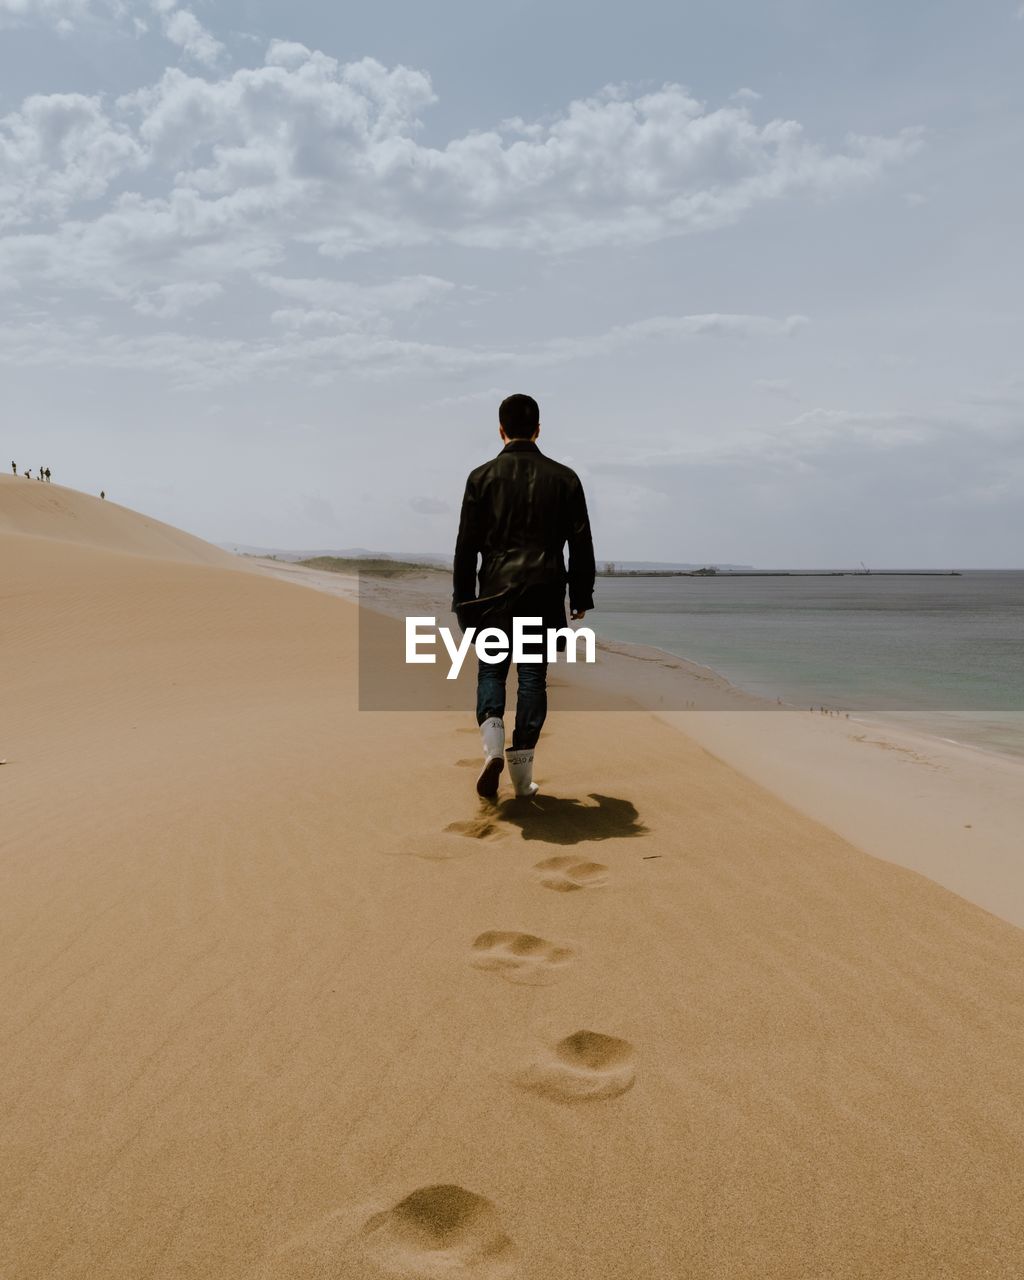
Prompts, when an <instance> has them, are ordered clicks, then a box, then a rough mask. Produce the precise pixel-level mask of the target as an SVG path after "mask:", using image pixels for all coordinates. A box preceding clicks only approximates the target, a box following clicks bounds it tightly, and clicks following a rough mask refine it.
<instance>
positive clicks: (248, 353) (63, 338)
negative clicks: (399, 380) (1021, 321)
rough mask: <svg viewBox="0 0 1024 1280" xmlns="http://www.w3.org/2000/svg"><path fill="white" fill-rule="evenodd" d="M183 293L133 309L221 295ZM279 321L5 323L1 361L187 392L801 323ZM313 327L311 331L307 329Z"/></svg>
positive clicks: (676, 319) (163, 309) (530, 360)
mask: <svg viewBox="0 0 1024 1280" xmlns="http://www.w3.org/2000/svg"><path fill="white" fill-rule="evenodd" d="M180 288H181V291H182V292H181V293H180V294H178V293H175V292H174V291H173V286H171V287H164V288H162V289H160V290H156V291H154V292H153V293H152V294H150V295H149V296H148V297H143V298H141V299H139V298H137V299H136V300H135V306H136V309H138V310H142V311H144V313H145V314H148V315H154V316H160V315H164V316H172V315H175V314H178V313H179V312H180V311H183V310H185V309H186V308H187V307H188V306H194V305H198V304H199V303H201V302H205V301H207V300H208V299H209V298H210V297H212V296H216V295H214V294H211V293H207V292H205V286H204V285H202V284H192V283H189V284H183V285H181V286H180ZM140 304H141V305H140ZM275 315H277V316H278V317H279V323H280V324H281V325H283V326H284V328H285V330H286V332H285V333H284V334H275V335H273V336H271V337H265V338H256V339H252V340H246V341H243V340H242V339H238V338H218V339H207V338H203V337H201V336H192V335H186V334H181V333H173V332H162V333H153V334H146V335H142V336H140V335H138V334H136V335H133V336H124V335H121V334H118V333H112V332H109V331H108V330H106V329H104V328H103V326H102V325H101V324H100V322H99V321H98V320H97V319H95V318H91V317H89V318H85V319H82V320H78V321H74V322H60V321H56V320H49V319H47V320H39V319H30V320H26V321H23V322H22V323H20V324H18V323H11V324H8V325H7V326H0V365H2V364H9V365H17V366H19V367H25V366H53V367H60V368H70V367H76V366H78V367H98V368H109V369H122V370H129V369H133V370H138V371H145V372H159V373H163V374H165V375H167V376H168V377H169V378H170V379H171V380H172V381H174V382H176V383H178V384H179V385H184V386H191V385H203V386H210V385H213V384H216V383H231V382H235V383H237V382H243V381H252V380H253V379H257V378H274V377H277V376H281V375H287V376H295V375H296V374H300V373H301V374H302V375H303V376H304V377H310V378H313V377H316V378H320V379H321V380H330V379H332V378H335V377H343V376H348V375H350V374H359V375H361V376H365V377H371V378H373V377H392V376H394V375H396V374H410V373H414V374H420V375H437V376H440V377H448V376H450V375H453V374H471V373H473V372H475V371H478V370H481V369H497V368H501V367H512V366H514V367H515V368H516V369H517V370H522V369H524V368H551V367H554V366H557V365H564V364H568V363H570V362H572V361H574V360H586V359H590V358H593V357H594V356H598V355H603V354H606V353H607V352H610V351H615V350H618V349H621V348H623V347H626V346H628V345H631V344H636V343H640V342H643V341H649V340H653V339H656V340H668V341H672V340H676V341H680V340H685V339H688V338H696V337H701V336H712V335H722V334H731V335H739V336H741V337H750V336H755V335H780V336H785V335H787V334H789V333H791V332H793V325H792V319H795V317H794V318H791V319H790V320H778V321H776V320H772V319H771V317H767V316H658V317H654V318H653V319H651V320H642V321H637V322H635V323H633V324H630V325H621V326H617V327H615V328H613V329H610V330H607V331H605V332H604V333H599V334H593V335H590V336H587V337H581V338H555V339H551V340H548V341H545V342H538V343H535V344H533V345H529V346H526V347H521V348H519V349H517V350H515V351H511V350H506V349H502V348H496V347H483V346H464V347H459V346H454V345H451V344H445V343H436V342H419V341H414V340H410V339H407V338H401V337H396V336H392V335H391V334H389V333H387V332H383V331H377V330H376V329H374V328H372V327H371V328H369V329H368V328H366V327H364V326H362V325H360V324H359V322H358V321H353V320H352V319H351V318H350V317H346V316H343V315H341V314H340V313H337V312H329V311H324V312H317V311H315V310H314V311H313V312H310V311H308V310H306V309H301V308H297V309H295V310H294V312H288V311H280V312H276V313H275ZM800 319H802V318H800ZM308 329H311V330H313V332H311V333H308V332H306V330H308ZM317 330H322V332H317ZM503 394H507V393H503Z"/></svg>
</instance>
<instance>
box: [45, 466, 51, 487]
mask: <svg viewBox="0 0 1024 1280" xmlns="http://www.w3.org/2000/svg"><path fill="white" fill-rule="evenodd" d="M44 475H45V476H46V483H47V484H49V483H50V468H49V467H47V468H46V471H45V472H44Z"/></svg>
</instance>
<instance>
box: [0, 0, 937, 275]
mask: <svg viewBox="0 0 1024 1280" xmlns="http://www.w3.org/2000/svg"><path fill="white" fill-rule="evenodd" d="M7 2H10V0H7ZM188 13H190V11H188V10H185V9H180V8H177V7H176V6H173V7H170V8H168V7H166V5H165V12H163V13H162V14H161V15H160V16H161V20H162V21H166V22H178V21H179V20H180V19H182V18H183V17H184V15H186V14H188ZM186 26H187V27H188V30H189V31H191V32H193V34H195V28H193V27H192V26H191V24H190V23H187V22H186V23H185V26H182V28H181V32H179V34H183V35H184V33H185V27H186ZM196 41H197V42H194V43H193V44H192V46H191V48H192V52H193V53H194V54H195V55H196V56H199V57H204V58H213V57H214V56H215V51H214V50H213V48H212V46H208V45H206V44H204V43H203V42H202V39H201V37H200V36H199V35H197V36H196ZM214 43H216V42H214ZM186 44H187V42H186ZM183 47H186V46H183ZM434 100H435V95H434V91H433V88H432V86H431V82H430V78H429V76H428V75H427V74H426V73H424V72H422V71H418V70H414V69H411V68H408V67H403V66H397V67H393V68H390V69H389V68H387V67H384V66H383V65H381V64H380V63H379V62H377V61H375V60H374V59H372V58H364V59H362V60H361V61H359V62H353V63H347V64H344V65H342V64H339V63H338V62H337V61H336V60H335V59H334V58H330V57H328V56H327V55H325V54H323V53H317V52H312V51H310V50H309V49H307V48H305V47H304V46H303V45H299V44H295V43H285V42H281V41H275V42H273V43H272V44H271V45H270V47H269V49H268V52H267V55H266V60H265V64H264V65H263V66H261V67H256V68H245V69H241V70H237V71H235V72H233V73H231V74H228V75H224V76H222V77H221V78H219V79H205V78H203V77H199V76H193V75H189V74H187V73H185V72H184V71H182V70H180V69H169V70H168V71H166V73H165V74H164V76H163V77H162V79H161V80H160V81H159V82H158V83H157V84H155V85H153V86H151V87H149V88H145V89H141V90H139V91H137V92H135V93H131V94H128V95H125V96H123V97H122V98H120V99H118V100H117V102H116V103H115V104H114V105H113V107H112V108H111V110H110V111H109V113H107V112H106V111H105V110H104V108H103V107H102V106H101V104H100V103H99V101H98V100H97V99H89V98H82V97H79V96H78V95H51V96H50V97H36V98H33V99H29V100H28V101H27V102H26V104H24V106H23V108H22V111H21V112H19V113H16V115H15V116H13V117H9V118H8V121H7V122H6V123H7V128H8V132H9V133H10V135H11V137H12V138H13V139H14V141H13V143H11V144H9V145H10V146H11V147H13V151H12V158H11V159H10V163H9V164H8V165H7V168H6V171H5V172H6V177H5V182H4V189H3V190H4V197H5V201H6V204H7V207H8V209H9V210H13V212H9V215H8V216H9V220H11V221H18V220H20V221H21V222H24V221H25V219H27V218H29V217H34V218H36V219H39V220H40V222H41V223H42V224H45V222H46V220H48V219H54V218H59V217H65V216H67V215H72V216H70V217H69V218H68V220H66V221H65V222H64V223H63V225H61V226H59V227H57V228H55V229H52V230H48V229H46V227H45V225H40V226H37V227H34V228H33V227H30V228H26V231H25V233H24V234H22V235H20V236H11V237H8V239H7V240H6V241H5V242H4V244H3V246H2V248H0V273H2V274H4V275H6V276H8V277H11V276H13V277H15V278H17V279H21V280H23V281H24V280H31V279H32V278H43V279H45V280H46V281H47V282H48V284H49V285H54V284H59V283H64V284H66V285H69V286H71V287H74V288H88V287H92V288H94V289H96V290H98V291H100V292H106V293H110V292H112V291H114V292H116V291H120V292H121V293H122V294H124V295H125V296H130V297H134V296H135V295H136V294H137V292H138V291H139V290H140V289H153V288H157V287H160V286H162V285H164V284H170V283H173V282H174V281H176V280H178V279H180V278H182V277H183V276H184V277H185V278H187V279H192V278H196V277H204V276H211V277H213V278H216V279H218V280H220V281H226V279H227V277H229V276H231V275H232V274H234V273H236V272H252V271H268V270H272V269H273V267H274V266H275V264H277V263H279V262H281V261H282V260H283V258H284V257H285V254H286V253H287V252H288V250H289V248H290V247H292V246H300V247H301V246H313V247H315V248H316V249H319V250H320V251H321V253H324V254H326V255H328V256H330V257H335V258H344V257H345V256H347V255H348V254H350V253H353V252H357V251H365V250H370V249H381V248H388V247H408V246H415V245H426V244H440V243H444V242H446V241H447V242H453V243H456V244H461V245H470V246H476V247H480V248H486V249H501V248H508V247H512V248H519V249H523V250H541V251H546V252H550V253H557V252H562V251H573V250H579V249H584V248H588V247H591V248H593V247H598V246H606V245H614V244H639V243H644V242H648V241H654V240H658V239H661V238H665V237H670V236H677V235H683V234H688V233H692V232H697V231H702V230H706V229H710V228H715V227H720V226H723V225H726V224H728V223H731V222H735V221H736V220H738V219H739V218H741V217H743V216H744V215H746V214H749V213H750V212H751V211H752V210H754V209H756V208H757V207H758V206H759V205H761V204H764V203H766V202H769V201H774V200H778V199H781V198H786V197H795V196H799V195H805V196H806V195H814V196H820V195H822V194H826V195H831V194H836V193H840V192H842V191H844V190H847V189H849V188H851V187H853V186H857V185H860V184H863V183H868V182H872V181H875V180H877V179H878V178H879V177H880V176H881V175H882V174H883V173H884V172H885V171H886V170H887V169H889V168H891V167H894V166H899V165H902V164H903V162H904V161H905V160H906V159H907V157H908V156H909V155H911V154H912V152H913V151H914V150H915V148H916V147H917V146H918V145H919V139H918V135H917V133H916V132H915V131H914V130H906V131H903V132H902V133H900V134H897V135H896V136H894V137H891V138H864V137H851V138H849V139H848V140H847V144H846V146H845V147H844V148H843V149H842V150H830V149H828V148H826V147H823V146H821V145H818V144H815V143H812V142H810V141H809V140H808V139H807V138H806V137H805V135H804V132H803V130H802V128H801V126H800V125H799V124H797V123H796V122H795V121H783V120H770V121H768V122H767V123H766V124H763V125H760V124H757V123H756V122H755V121H754V120H753V119H752V118H751V115H750V112H749V110H748V109H747V108H746V107H740V106H727V107H723V108H719V109H717V110H707V109H706V108H705V107H704V106H703V105H702V104H701V103H699V102H698V101H696V99H694V98H693V97H691V96H690V95H689V94H688V93H687V91H686V90H685V89H683V88H682V87H681V86H679V85H666V86H664V87H663V88H662V89H660V90H658V91H657V92H655V93H648V94H644V95H641V96H637V97H630V96H629V95H628V93H627V92H626V91H625V90H623V89H607V90H605V91H604V92H602V93H601V94H598V95H596V96H595V97H593V98H589V99H585V100H580V101H575V102H572V103H570V104H569V106H568V107H567V108H566V109H565V111H564V112H563V113H562V114H561V115H560V116H558V117H556V118H555V119H554V120H553V121H550V122H547V123H544V124H540V123H527V122H524V121H522V120H519V121H513V122H511V123H509V124H508V125H507V127H506V128H505V129H504V130H500V131H485V132H470V133H466V134H464V135H463V136H461V137H457V138H455V139H453V140H452V141H450V142H449V143H448V144H447V145H446V146H444V147H440V148H438V147H429V146H425V145H423V144H421V143H420V142H419V141H418V139H417V136H416V135H417V133H418V132H419V130H420V128H421V117H422V114H423V112H424V110H425V109H426V108H428V107H429V106H430V104H431V103H432V102H434ZM72 103H73V104H74V108H73V110H71V108H70V107H69V104H72ZM69 110H70V111H71V115H72V116H73V117H74V118H75V120H76V121H77V123H76V125H75V126H74V127H72V126H71V125H70V124H68V125H66V126H65V128H64V132H63V134H62V135H61V137H62V142H61V145H60V146H59V147H56V146H55V145H54V143H53V137H54V125H53V120H54V119H57V118H59V117H60V116H61V113H62V112H63V113H64V114H65V115H66V114H68V112H69ZM23 154H28V155H29V156H30V157H34V160H33V162H32V163H31V164H30V165H29V166H28V169H27V172H26V166H25V164H24V163H23V161H22V159H21V156H22V155H23ZM132 169H138V170H139V171H140V172H143V173H144V176H145V182H144V185H140V187H139V189H136V190H120V191H118V190H116V189H113V182H114V179H115V178H117V177H122V176H125V175H126V174H127V173H128V172H129V171H130V170H132ZM103 196H106V197H107V198H106V199H105V201H104V202H103V203H102V204H100V205H99V207H95V206H90V207H82V206H81V205H80V204H78V205H76V202H81V201H84V200H89V201H97V200H100V198H101V197H103Z"/></svg>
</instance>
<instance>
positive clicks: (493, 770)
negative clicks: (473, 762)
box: [476, 716, 505, 799]
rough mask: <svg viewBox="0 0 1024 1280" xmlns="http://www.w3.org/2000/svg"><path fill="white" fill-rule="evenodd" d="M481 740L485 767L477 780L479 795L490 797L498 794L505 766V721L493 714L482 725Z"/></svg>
mask: <svg viewBox="0 0 1024 1280" xmlns="http://www.w3.org/2000/svg"><path fill="white" fill-rule="evenodd" d="M480 740H481V741H482V742H483V744H484V767H483V768H482V769H481V770H480V777H479V778H477V780H476V792H477V795H480V796H486V797H487V798H488V799H491V798H493V797H494V796H496V795H497V794H498V778H499V777H500V776H501V771H502V769H504V767H505V721H504V720H502V719H501V717H500V716H491V718H490V719H489V720H485V721H484V722H483V724H482V725H481V726H480Z"/></svg>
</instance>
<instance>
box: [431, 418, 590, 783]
mask: <svg viewBox="0 0 1024 1280" xmlns="http://www.w3.org/2000/svg"><path fill="white" fill-rule="evenodd" d="M498 423H499V435H500V436H501V439H502V442H503V444H504V448H503V449H502V450H501V452H500V453H499V454H498V455H497V457H496V458H493V459H492V460H491V461H490V462H485V463H484V464H483V466H480V467H477V468H476V470H475V471H472V472H470V475H469V479H468V480H467V481H466V492H465V495H464V497H463V499H462V515H461V518H460V520H459V535H458V540H457V542H456V546H455V571H454V575H453V587H454V590H453V594H452V609H453V610H454V612H455V615H456V617H457V618H458V620H459V626H460V627H462V629H463V630H464V631H465V630H467V629H468V628H469V627H471V626H472V627H476V628H478V629H480V628H483V627H500V628H501V629H502V630H503V631H505V633H506V634H507V635H509V636H511V633H512V623H513V619H514V618H516V617H520V618H535V617H539V618H541V620H542V626H543V628H544V629H545V630H546V629H548V628H553V627H565V626H566V620H565V592H566V585H568V588H569V609H570V612H571V615H572V617H573V619H574V620H575V619H580V618H582V617H584V615H585V614H586V611H587V610H588V609H592V608H593V607H594V546H593V541H592V539H591V534H590V520H589V518H588V516H587V503H586V499H585V497H584V494H583V486H582V485H581V484H580V480H579V477H578V476H577V475H576V473H575V472H574V471H571V470H570V469H569V468H568V467H566V466H563V465H562V464H561V463H560V462H555V461H554V459H553V458H548V457H546V456H545V455H544V454H543V453H541V451H540V449H538V447H537V443H536V442H537V436H538V435H539V434H540V410H539V409H538V407H537V401H536V400H534V399H533V397H532V396H526V395H513V396H509V397H508V398H507V399H505V400H503V401H502V402H501V405H500V406H499V408H498ZM567 544H568V549H569V566H568V569H566V565H565V561H564V559H563V548H564V547H565V546H566V545H567ZM478 557H479V561H480V564H479V569H478V567H477V558H478ZM478 577H479V583H478ZM478 587H479V589H478ZM538 647H540V648H542V649H543V650H544V653H543V655H542V656H541V655H538V656H540V661H537V662H527V663H523V664H522V665H518V669H517V676H518V681H519V685H518V690H517V696H516V719H515V728H514V730H513V733H512V746H511V748H510V749H509V750H508V752H507V758H508V766H509V775H510V778H511V780H512V785H513V788H514V790H515V794H516V795H517V796H530V795H533V794H534V792H535V791H536V790H537V787H536V785H535V783H534V781H533V759H534V749H535V747H536V745H537V739H538V738H539V737H540V731H541V728H542V727H543V724H544V720H545V717H546V715H547V654H546V645H544V646H532V648H533V650H534V652H536V649H537V648H538ZM511 661H512V659H511V654H508V655H507V656H506V657H505V658H503V659H501V660H500V661H499V662H484V661H483V660H480V661H479V662H478V667H477V703H476V721H477V724H478V725H479V726H480V734H481V738H482V740H483V752H484V766H483V770H482V772H481V774H480V776H479V778H477V783H476V789H477V792H478V793H479V794H480V795H481V796H487V797H493V796H496V795H497V794H498V784H499V778H500V775H501V772H502V770H503V769H504V767H505V756H506V751H505V720H504V716H505V684H506V680H507V678H508V673H509V669H510V667H511Z"/></svg>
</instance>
